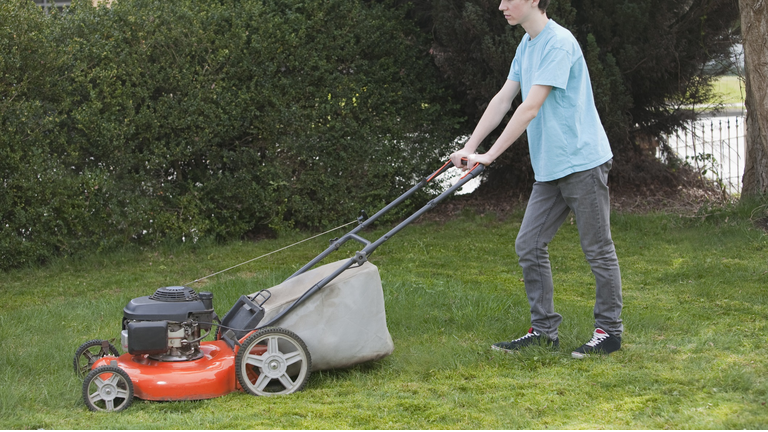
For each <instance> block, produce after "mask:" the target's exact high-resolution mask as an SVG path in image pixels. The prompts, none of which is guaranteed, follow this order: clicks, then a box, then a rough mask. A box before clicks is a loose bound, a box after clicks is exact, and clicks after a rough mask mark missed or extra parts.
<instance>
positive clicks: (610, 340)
mask: <svg viewBox="0 0 768 432" xmlns="http://www.w3.org/2000/svg"><path fill="white" fill-rule="evenodd" d="M619 348H621V337H619V336H613V335H610V334H608V333H607V332H606V331H605V330H603V329H601V328H597V329H595V332H594V333H592V339H590V341H589V342H587V343H585V344H584V345H582V346H580V347H579V348H576V350H574V351H573V352H572V353H571V357H573V358H577V359H583V358H584V357H587V356H588V355H590V354H610V353H612V352H614V351H618V350H619Z"/></svg>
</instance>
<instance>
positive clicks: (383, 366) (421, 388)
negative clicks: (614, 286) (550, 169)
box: [0, 207, 768, 429]
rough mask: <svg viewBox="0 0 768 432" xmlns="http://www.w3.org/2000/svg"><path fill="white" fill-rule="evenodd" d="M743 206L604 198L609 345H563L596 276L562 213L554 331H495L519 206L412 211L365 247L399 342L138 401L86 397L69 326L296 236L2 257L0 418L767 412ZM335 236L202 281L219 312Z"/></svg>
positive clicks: (520, 293)
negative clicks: (608, 206) (619, 299)
mask: <svg viewBox="0 0 768 432" xmlns="http://www.w3.org/2000/svg"><path fill="white" fill-rule="evenodd" d="M758 210H759V211H761V212H763V213H764V212H765V207H761V208H759V209H758ZM435 211H439V209H437V210H435ZM754 214H756V213H753V212H752V211H751V209H746V210H745V209H741V210H738V209H737V210H722V211H716V212H714V215H713V216H712V217H710V218H708V219H707V220H704V221H702V220H701V219H700V218H686V217H680V216H677V215H664V214H650V215H631V214H615V215H614V216H613V233H614V240H615V242H616V246H617V250H618V254H619V259H620V263H621V266H622V276H623V282H624V303H625V308H624V313H623V318H624V323H625V327H626V332H625V334H624V344H623V347H622V350H621V351H619V352H617V353H614V354H612V355H610V356H608V357H593V358H588V359H585V360H574V359H571V357H570V351H571V350H572V349H573V348H575V347H577V346H578V345H580V344H581V343H583V342H585V341H586V340H588V339H589V337H590V336H591V333H592V323H593V321H592V316H591V315H592V305H593V301H594V286H593V277H592V275H591V273H590V270H589V267H588V265H587V263H586V262H585V260H584V258H583V255H582V253H581V251H580V248H579V243H578V233H577V231H576V228H575V225H571V224H568V223H566V225H564V226H563V228H562V229H561V231H560V232H559V233H558V235H557V236H556V238H555V240H554V241H553V242H552V244H551V246H550V252H551V255H552V257H551V259H552V265H553V267H554V270H553V271H554V274H555V278H556V279H555V283H556V300H555V301H556V306H557V309H558V312H560V313H561V314H562V315H563V316H564V322H563V324H562V326H561V331H560V343H561V349H560V350H559V351H549V350H546V349H543V348H534V349H531V350H528V351H525V352H522V353H519V354H513V355H511V354H502V353H499V352H496V351H492V350H490V349H489V348H490V345H491V344H492V343H494V342H498V341H501V340H507V339H509V338H511V337H517V336H520V335H522V334H523V333H524V332H525V331H527V328H528V326H529V314H528V304H527V300H526V296H525V292H524V288H523V283H522V282H521V278H522V273H521V271H520V269H519V267H518V265H517V262H516V256H515V252H514V247H513V243H514V237H515V235H516V233H517V231H518V228H519V225H520V219H521V215H520V214H517V215H513V216H510V217H508V218H506V219H505V220H501V219H499V218H497V217H495V216H494V215H485V216H479V215H475V214H473V213H472V212H468V211H467V212H465V213H464V214H463V215H462V216H461V217H458V218H457V219H455V220H453V221H450V222H448V223H444V224H440V223H432V222H430V223H423V224H418V225H413V226H410V227H408V228H407V229H406V230H404V231H403V232H402V233H400V234H398V236H395V237H393V238H392V239H391V240H390V241H388V242H387V243H385V244H384V245H383V246H382V247H381V248H379V249H378V250H377V252H376V253H375V254H374V255H373V256H372V258H371V262H373V263H374V264H376V265H377V266H378V267H379V271H380V273H381V278H382V283H383V287H384V296H385V300H386V303H387V320H388V324H389V330H390V332H391V334H392V337H393V340H394V342H395V352H394V354H393V355H391V356H390V357H387V358H385V359H383V360H380V361H377V362H373V363H369V364H364V365H360V366H357V367H354V368H351V369H347V370H336V371H330V372H322V373H315V374H313V375H312V377H311V378H310V382H309V384H308V386H307V388H306V389H305V390H304V391H302V392H300V393H296V394H293V395H289V396H284V397H273V398H259V397H253V396H250V395H247V394H245V393H234V394H230V395H227V396H225V397H221V398H217V399H212V400H206V401H197V402H165V403H158V402H145V401H140V400H134V403H133V405H132V406H131V407H130V408H128V409H127V410H126V411H124V412H121V413H91V412H90V411H88V410H87V408H86V407H85V405H84V403H83V401H82V399H81V381H80V379H78V378H77V377H76V376H75V374H74V373H73V371H72V358H73V354H74V351H75V349H76V348H77V347H78V346H79V345H80V344H81V343H83V342H85V341H87V340H90V339H94V338H117V337H118V334H119V331H120V319H121V316H122V308H123V307H124V306H125V304H126V303H127V302H128V301H129V300H130V299H132V298H134V297H138V296H143V295H149V294H151V293H152V292H154V290H155V289H156V288H158V287H161V286H167V285H178V284H182V283H185V282H188V281H190V280H194V279H196V278H198V277H200V276H204V275H207V274H210V273H212V272H214V271H216V270H220V269H223V268H226V267H229V266H230V265H233V264H237V263H239V262H242V261H245V260H247V259H249V258H252V257H256V256H259V255H261V254H263V253H265V252H268V251H271V250H275V249H278V248H280V247H282V246H285V245H287V244H291V243H293V242H295V241H297V240H300V239H302V238H304V237H306V236H308V235H305V234H286V235H283V236H281V237H280V238H278V239H275V240H265V241H261V242H257V243H246V242H241V243H231V244H226V245H196V246H188V245H187V246H183V247H171V246H169V247H165V248H159V249H157V250H151V251H127V252H122V253H111V254H99V253H94V254H93V255H91V256H87V257H80V258H77V259H75V258H70V259H62V260H60V261H57V262H55V263H53V264H51V265H49V266H46V267H43V268H35V269H24V270H18V271H12V272H7V273H5V274H3V275H2V276H3V277H2V281H0V294H1V295H2V309H1V310H0V346H2V348H3V349H2V351H0V377H1V378H2V386H0V428H2V429H21V428H24V429H27V428H29V429H37V428H44V429H113V428H114V429H125V428H127V429H154V428H161V429H176V428H182V429H350V428H351V429H412V428H413V429H544V428H555V429H741V428H748V429H766V428H768V406H766V403H767V402H768V343H767V342H768V337H767V336H766V335H767V334H768V327H767V326H766V317H767V316H768V236H766V234H765V233H764V232H762V231H760V230H757V229H754V228H752V225H751V223H750V221H749V220H748V219H749V216H750V215H752V216H753V217H754ZM383 232H385V230H384V229H383V228H382V229H378V230H376V231H375V232H372V233H368V234H367V237H368V238H371V239H372V238H374V237H375V236H376V235H380V234H382V233H383ZM328 237H330V236H328ZM327 240H328V239H327V238H321V239H317V240H313V241H310V242H307V243H303V244H301V245H300V246H297V247H294V248H291V249H289V250H287V251H285V252H281V253H279V254H275V255H272V256H270V257H268V258H265V259H263V260H259V261H255V262H253V263H251V264H248V265H246V266H243V267H239V268H238V269H236V270H233V271H231V272H228V273H225V274H223V275H221V276H217V277H215V278H212V279H210V280H208V282H207V283H206V284H204V287H205V290H209V291H212V292H213V293H214V294H215V296H216V297H215V299H214V302H215V306H216V309H217V311H218V312H219V314H220V315H221V314H223V313H224V312H226V311H227V310H228V309H229V307H230V306H231V305H232V304H233V303H234V301H235V300H236V299H237V298H238V297H239V296H240V295H241V294H245V293H252V292H255V291H257V290H258V289H262V288H268V287H270V286H273V285H276V284H277V283H279V282H280V281H281V280H282V279H283V278H285V277H286V276H288V275H290V274H291V273H292V271H293V270H295V269H297V268H298V267H299V266H300V265H303V264H304V263H306V262H307V261H309V260H310V259H311V258H312V257H314V256H315V255H316V254H317V253H319V252H320V251H322V250H323V249H324V248H325V247H326V245H327ZM346 257H347V256H346V255H344V254H342V255H337V256H334V257H333V259H341V258H346ZM196 288H198V289H199V288H200V287H199V286H196ZM116 345H119V343H116Z"/></svg>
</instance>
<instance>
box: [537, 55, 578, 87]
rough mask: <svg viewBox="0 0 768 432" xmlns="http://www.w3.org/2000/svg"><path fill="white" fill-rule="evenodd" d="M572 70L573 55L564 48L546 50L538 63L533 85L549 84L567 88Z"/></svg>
mask: <svg viewBox="0 0 768 432" xmlns="http://www.w3.org/2000/svg"><path fill="white" fill-rule="evenodd" d="M570 72H571V55H570V53H569V52H568V51H567V50H565V49H563V48H559V47H557V48H551V49H548V50H546V52H545V53H544V55H543V56H542V57H541V60H540V62H539V64H538V65H537V67H536V69H535V72H534V76H533V80H532V83H531V84H532V85H547V86H552V87H557V88H561V89H565V88H566V87H567V85H568V76H569V75H570Z"/></svg>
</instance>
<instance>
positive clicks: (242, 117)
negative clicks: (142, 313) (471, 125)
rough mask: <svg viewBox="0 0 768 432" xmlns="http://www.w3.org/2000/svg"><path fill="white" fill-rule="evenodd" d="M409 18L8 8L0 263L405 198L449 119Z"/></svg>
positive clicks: (434, 155) (443, 137)
mask: <svg viewBox="0 0 768 432" xmlns="http://www.w3.org/2000/svg"><path fill="white" fill-rule="evenodd" d="M404 13H405V12H404V11H403V10H401V9H396V8H392V7H386V6H383V5H380V4H376V3H368V2H364V1H362V0H359V1H357V0H356V1H350V0H319V1H314V2H311V3H308V2H307V3H305V2H301V1H292V0H263V1H262V0H217V1H206V2H199V1H195V0H180V1H175V2H165V1H158V0H121V1H120V2H115V3H114V5H113V7H111V8H108V7H104V6H100V7H93V6H91V5H90V4H89V2H87V1H82V2H79V3H78V2H75V3H74V4H73V7H72V8H70V9H67V10H64V11H63V12H61V13H52V14H51V15H50V16H46V15H44V14H43V12H42V11H40V10H39V8H36V7H35V6H34V5H33V4H32V2H29V1H27V0H12V1H9V2H3V5H2V6H0V23H2V24H0V32H2V34H1V35H0V44H2V50H3V51H2V52H3V53H4V58H5V57H8V60H5V59H4V60H3V63H2V64H0V67H1V68H2V69H1V71H2V75H0V80H1V81H0V98H2V99H0V104H1V105H0V122H1V123H0V124H2V127H3V133H2V134H0V143H1V144H2V150H0V151H2V152H3V154H2V155H0V156H2V159H3V161H2V162H0V164H2V165H0V168H1V169H2V175H3V188H2V190H1V191H0V205H1V206H2V207H0V221H1V222H2V226H1V227H0V230H2V231H1V232H0V235H2V237H1V238H0V258H2V264H0V267H2V268H8V267H11V266H16V265H19V264H23V263H30V262H36V261H41V260H45V259H47V258H48V257H50V256H53V255H55V254H57V253H61V252H73V251H78V250H83V249H85V248H89V247H110V246H112V245H114V244H123V243H127V242H139V243H142V242H154V241H157V240H160V239H163V238H172V239H183V240H185V241H187V240H196V239H198V238H200V237H206V236H213V237H216V238H219V239H226V238H238V237H242V236H244V235H249V234H252V233H257V232H260V231H264V230H280V229H286V228H290V227H292V226H300V227H311V228H317V227H323V226H328V225H330V224H334V223H338V222H339V221H348V220H350V219H351V218H353V217H354V216H355V215H356V213H357V212H358V211H359V210H360V209H362V208H368V209H377V208H378V207H380V206H381V205H383V204H384V203H385V202H387V201H389V200H391V199H393V198H394V197H396V196H398V195H400V194H401V193H402V192H404V191H405V190H407V189H408V188H410V187H411V186H412V185H413V183H414V179H415V178H417V176H421V175H424V174H426V173H427V172H429V171H431V170H432V169H434V168H435V167H436V165H437V163H438V162H439V160H440V159H442V158H444V157H445V155H446V154H447V153H448V152H449V151H450V149H449V148H448V145H447V144H448V143H449V142H451V140H452V139H453V137H455V135H456V130H457V125H458V123H459V119H458V117H457V114H456V109H455V108H454V106H453V104H452V102H451V101H450V99H449V98H448V96H447V93H446V92H445V91H444V90H443V89H442V87H441V86H440V85H439V82H440V80H439V79H438V73H437V71H436V68H435V67H434V66H433V65H432V63H431V61H430V60H429V58H428V56H426V55H425V54H426V50H425V48H424V44H423V40H421V39H420V36H419V35H418V31H416V30H415V29H414V28H412V26H411V25H410V24H409V23H408V21H407V20H406V19H405V18H404ZM6 53H8V54H9V55H8V56H6V55H5V54H6ZM427 192H429V191H427ZM427 197H428V193H426V192H425V194H423V195H421V196H419V197H416V199H415V201H416V202H418V201H423V200H425V199H426V198H427ZM393 216H396V215H393Z"/></svg>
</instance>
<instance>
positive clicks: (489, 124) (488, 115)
mask: <svg viewBox="0 0 768 432" xmlns="http://www.w3.org/2000/svg"><path fill="white" fill-rule="evenodd" d="M510 106H511V104H510V105H506V104H505V103H504V101H503V100H501V98H496V97H494V98H493V99H491V102H490V103H489V104H488V107H487V108H486V109H485V112H484V113H483V116H482V117H481V118H480V121H479V122H478V123H477V126H476V127H475V130H474V132H472V136H470V138H469V140H468V141H467V143H466V144H465V145H464V150H467V151H469V152H475V151H476V150H477V148H478V147H479V146H480V143H482V142H483V140H484V139H485V138H486V137H487V136H488V135H489V134H490V133H491V132H493V130H494V129H496V127H498V126H499V124H501V121H502V120H503V119H504V116H505V115H506V114H507V112H508V111H509V108H510Z"/></svg>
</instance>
